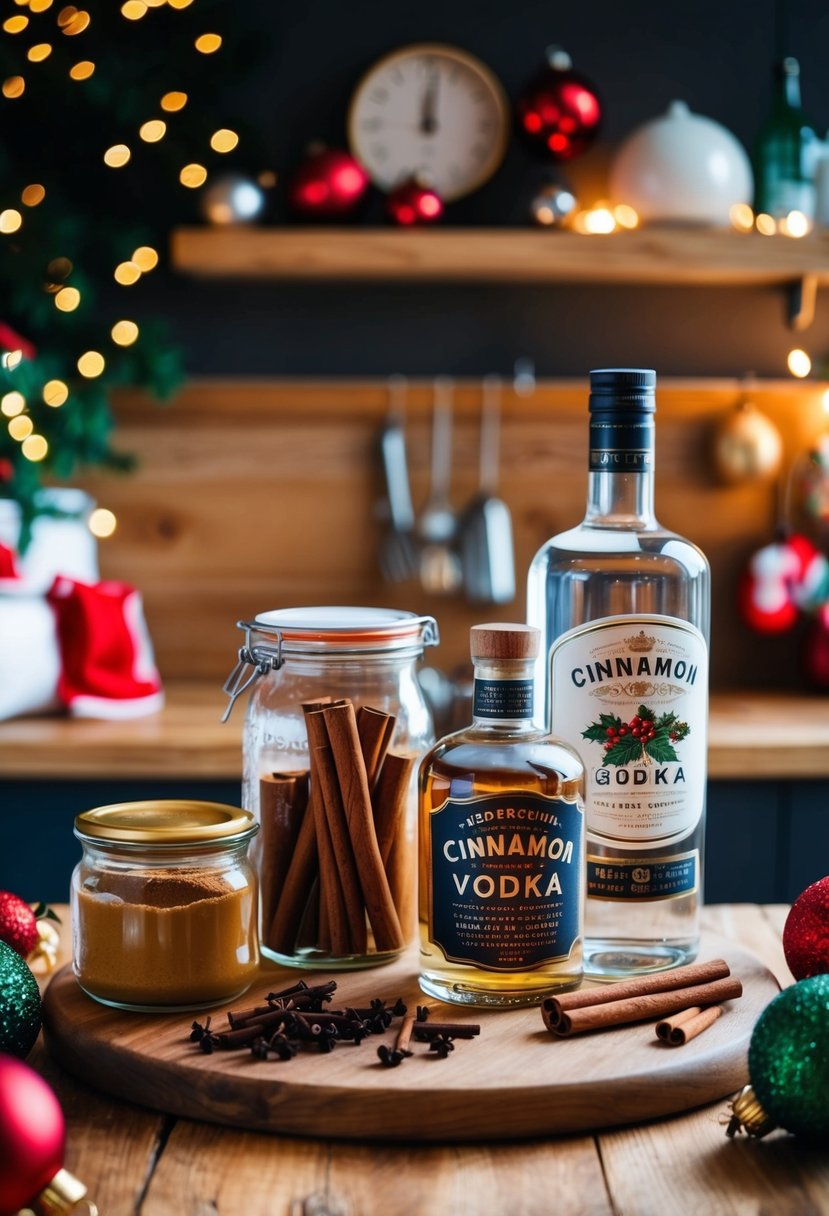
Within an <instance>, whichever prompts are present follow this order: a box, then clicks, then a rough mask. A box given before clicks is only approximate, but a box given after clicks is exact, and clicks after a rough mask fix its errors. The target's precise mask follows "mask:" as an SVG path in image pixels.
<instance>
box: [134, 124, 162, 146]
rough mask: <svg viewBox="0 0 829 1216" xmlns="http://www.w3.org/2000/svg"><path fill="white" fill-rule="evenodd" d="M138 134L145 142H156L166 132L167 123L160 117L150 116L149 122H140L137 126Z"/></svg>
mask: <svg viewBox="0 0 829 1216" xmlns="http://www.w3.org/2000/svg"><path fill="white" fill-rule="evenodd" d="M138 134H139V135H140V136H141V138H142V139H143V140H144V142H145V143H147V144H157V143H158V141H159V140H160V139H163V138H164V136H165V135H166V134H167V124H166V122H163V121H162V120H161V119H160V118H151V119H150V121H149V122H145V123H142V124H141V126H140V127H139V128H138Z"/></svg>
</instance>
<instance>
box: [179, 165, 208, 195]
mask: <svg viewBox="0 0 829 1216" xmlns="http://www.w3.org/2000/svg"><path fill="white" fill-rule="evenodd" d="M178 180H179V181H180V182H181V184H182V186H187V187H188V189H190V190H196V189H198V187H199V186H203V185H204V183H205V182H206V181H207V170H206V169H205V167H204V165H197V164H192V165H185V166H184V168H183V169H182V171H181V173H179V175H178Z"/></svg>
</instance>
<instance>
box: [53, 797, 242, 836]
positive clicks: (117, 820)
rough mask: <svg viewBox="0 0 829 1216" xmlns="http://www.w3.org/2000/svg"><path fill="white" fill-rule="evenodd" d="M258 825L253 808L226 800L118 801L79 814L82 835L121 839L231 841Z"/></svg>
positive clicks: (77, 824)
mask: <svg viewBox="0 0 829 1216" xmlns="http://www.w3.org/2000/svg"><path fill="white" fill-rule="evenodd" d="M258 830H259V825H258V824H257V822H256V820H255V819H254V817H253V815H252V814H251V812H250V811H243V810H241V809H240V808H239V807H236V806H226V805H225V804H224V803H222V802H196V801H191V800H190V799H186V798H174V799H155V798H152V799H147V800H146V801H142V802H116V803H113V804H112V805H111V806H99V807H95V808H94V809H93V810H89V811H83V812H82V813H81V814H80V815H78V816H77V817H76V819H75V835H76V836H77V837H78V839H79V840H89V841H92V842H98V843H106V842H110V843H116V842H117V843H121V844H160V845H182V844H213V843H225V842H227V843H230V842H231V841H233V840H236V839H239V838H241V837H244V836H252V835H253V834H254V833H255V832H257V831H258Z"/></svg>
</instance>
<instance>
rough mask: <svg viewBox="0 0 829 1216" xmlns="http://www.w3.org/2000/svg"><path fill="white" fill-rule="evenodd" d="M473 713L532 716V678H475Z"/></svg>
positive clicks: (498, 715)
mask: <svg viewBox="0 0 829 1216" xmlns="http://www.w3.org/2000/svg"><path fill="white" fill-rule="evenodd" d="M472 714H473V716H474V717H476V718H500V719H504V718H531V717H532V716H533V681H532V680H475V685H474V691H473V695H472Z"/></svg>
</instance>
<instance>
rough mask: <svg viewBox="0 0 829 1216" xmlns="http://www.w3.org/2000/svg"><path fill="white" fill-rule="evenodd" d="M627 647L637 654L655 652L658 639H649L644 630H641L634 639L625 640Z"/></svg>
mask: <svg viewBox="0 0 829 1216" xmlns="http://www.w3.org/2000/svg"><path fill="white" fill-rule="evenodd" d="M625 645H626V646H627V647H628V649H629V650H633V651H634V652H635V653H636V654H645V653H647V651H649V650H653V648H654V646H655V645H656V638H652V637H648V635H647V634H646V633H645V631H644V629H640V630H639V632H638V633H637V634H634V636H633V637H632V638H625Z"/></svg>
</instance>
